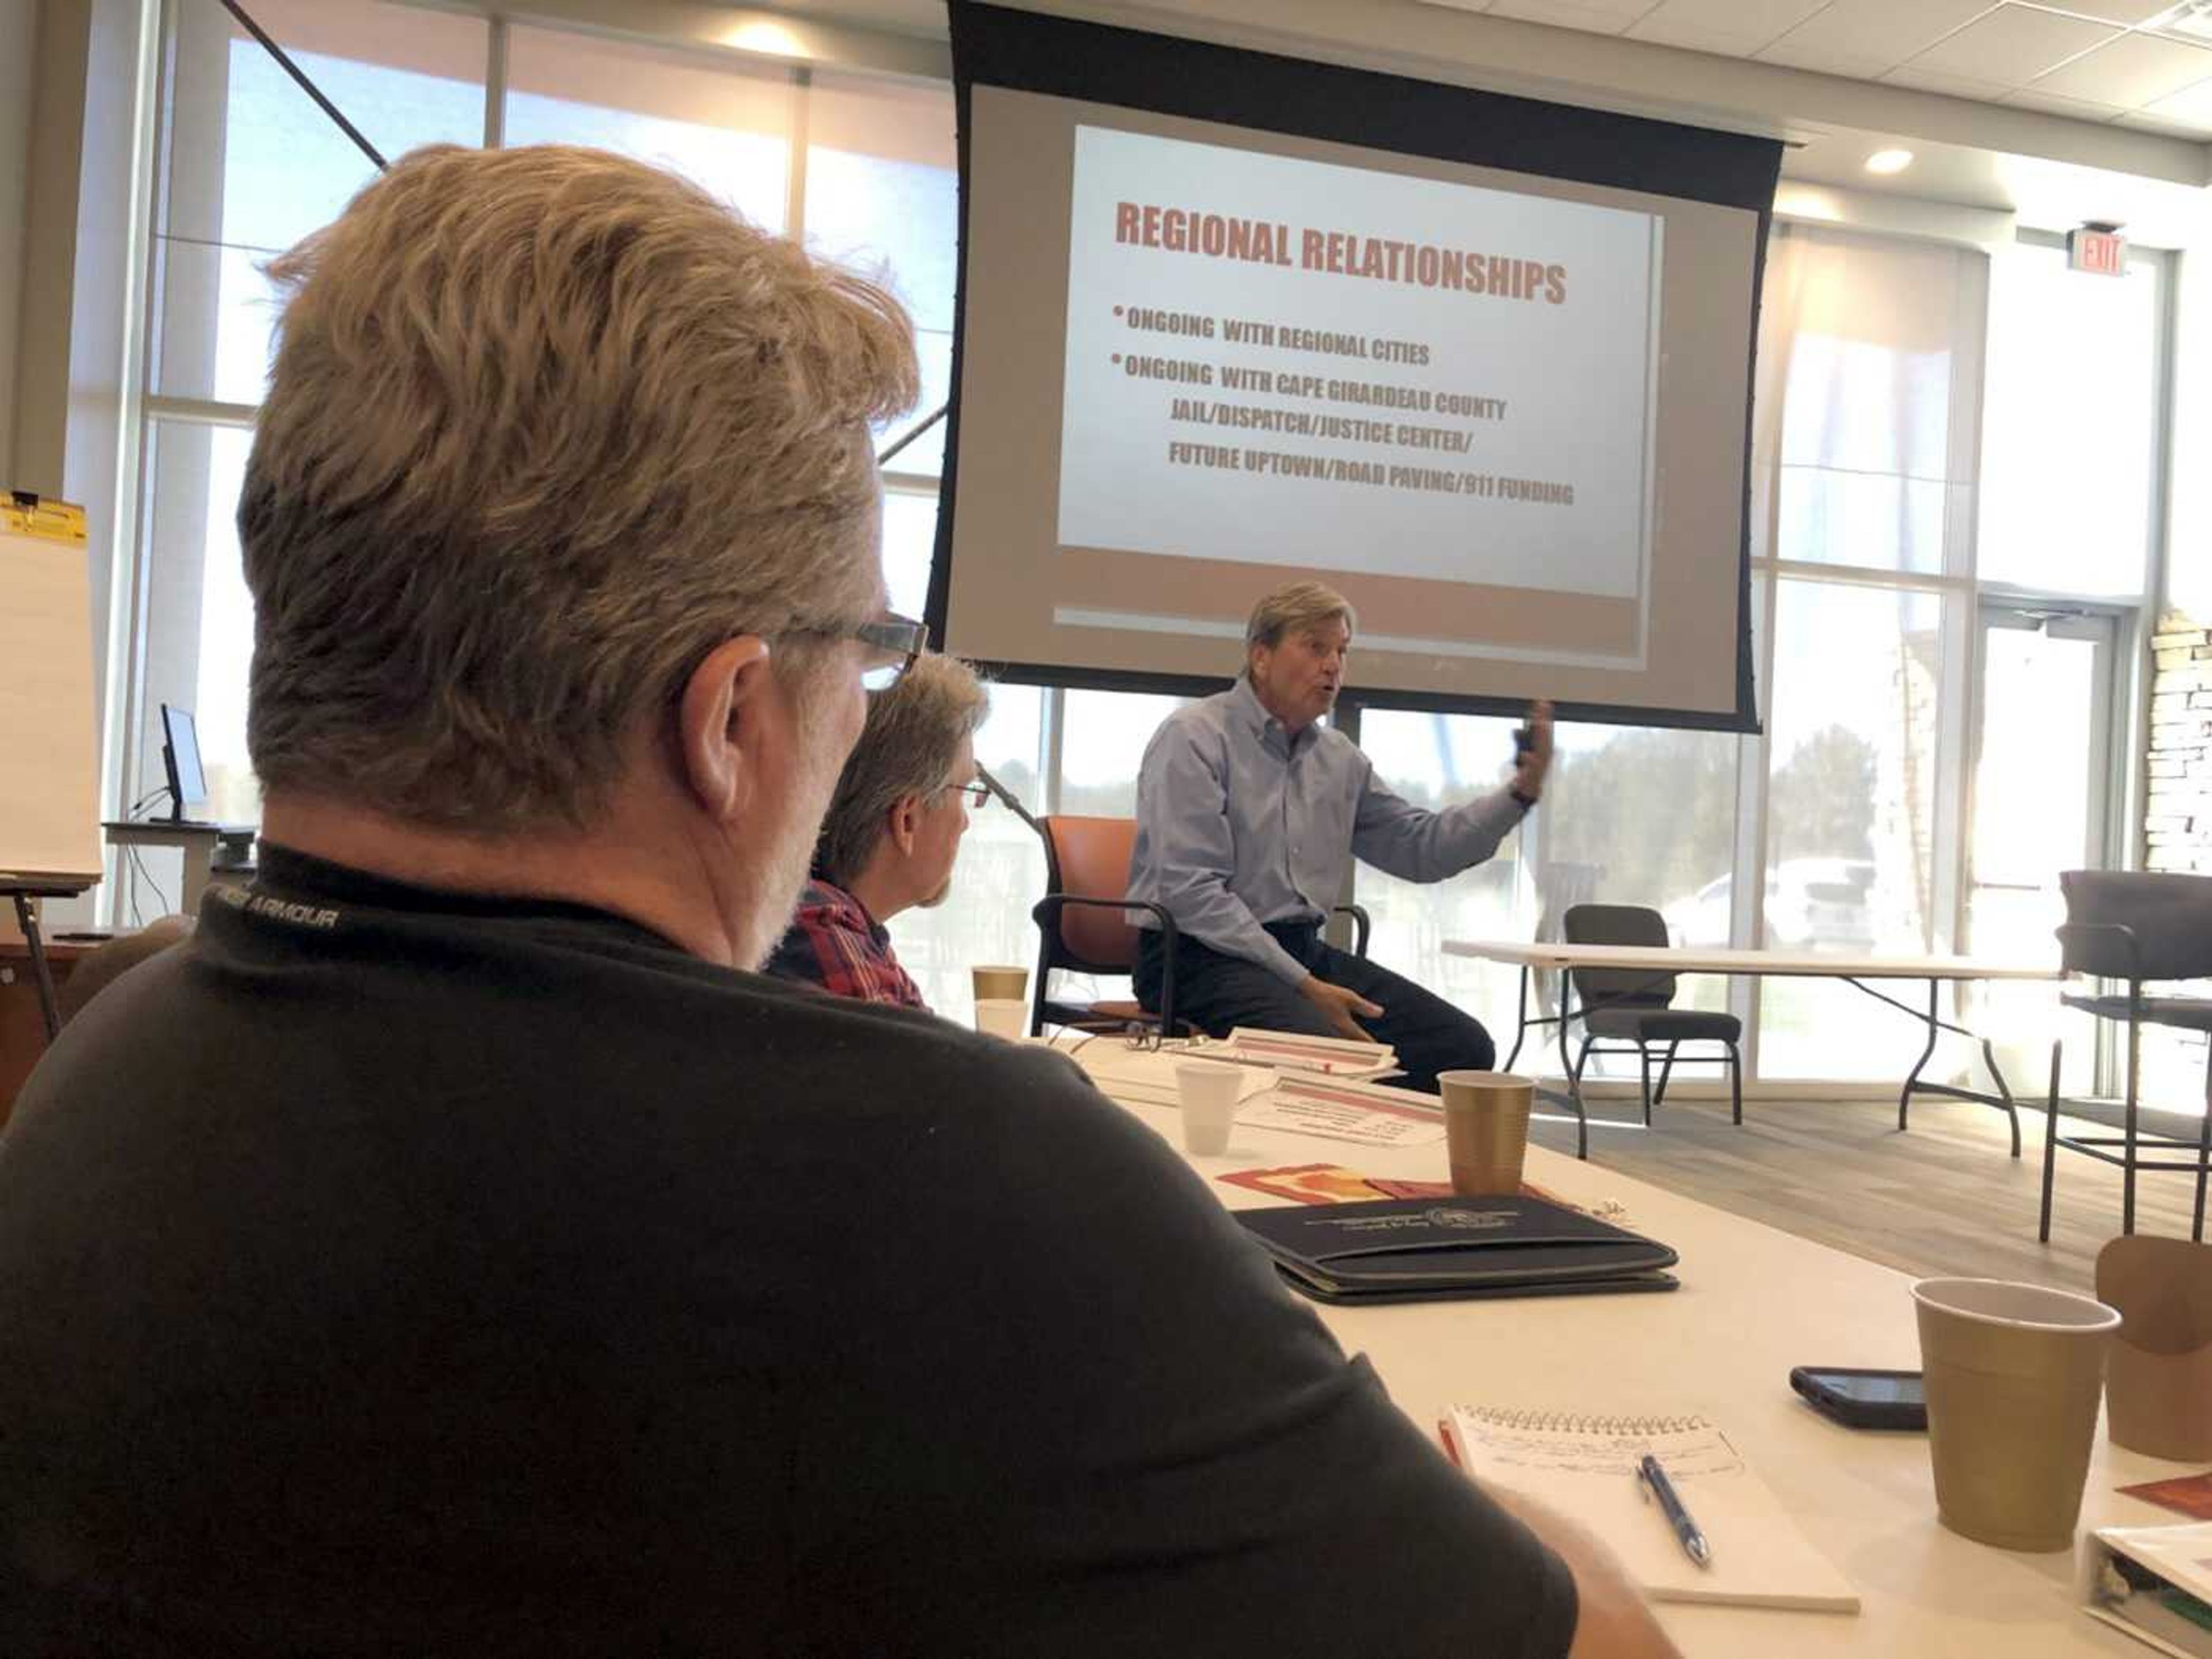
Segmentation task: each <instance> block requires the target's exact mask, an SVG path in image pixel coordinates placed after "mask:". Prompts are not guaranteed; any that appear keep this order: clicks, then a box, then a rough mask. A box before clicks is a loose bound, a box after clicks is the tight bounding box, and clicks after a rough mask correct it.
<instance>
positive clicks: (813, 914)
mask: <svg viewBox="0 0 2212 1659" xmlns="http://www.w3.org/2000/svg"><path fill="white" fill-rule="evenodd" d="M768 971H769V973H771V974H774V975H776V976H777V977H778V978H779V979H795V980H799V981H803V982H804V983H805V984H808V985H818V986H820V987H822V988H823V990H825V991H827V992H829V994H831V995H832V996H840V997H857V998H859V999H860V1000H861V1001H863V1002H895V1003H897V1004H899V1005H900V1006H902V1007H907V1008H927V1006H929V1005H928V1004H927V1003H926V1002H924V1001H923V1000H921V991H920V990H919V989H917V988H916V987H915V982H914V981H912V980H911V979H908V977H907V972H906V969H903V968H902V967H900V966H899V963H898V958H897V957H896V956H894V955H892V954H891V936H890V933H889V932H888V931H886V930H885V928H884V926H883V924H882V923H881V922H879V921H877V920H876V919H875V918H874V917H873V916H872V915H869V914H868V912H867V909H866V907H865V906H863V905H862V904H861V902H860V900H858V899H856V898H854V896H852V895H851V894H850V893H848V892H847V891H846V890H844V889H843V888H842V887H837V886H833V885H832V884H829V882H826V881H824V880H823V879H822V878H820V877H819V876H817V877H816V878H814V879H813V880H811V881H810V882H808V883H807V884H806V890H805V892H804V893H802V894H800V895H799V910H798V913H797V914H796V915H793V917H792V919H791V927H790V929H789V931H787V933H785V934H784V936H783V941H782V943H781V944H780V945H777V946H776V947H775V955H773V956H771V957H769V962H768Z"/></svg>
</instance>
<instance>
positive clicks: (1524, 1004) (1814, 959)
mask: <svg viewBox="0 0 2212 1659" xmlns="http://www.w3.org/2000/svg"><path fill="white" fill-rule="evenodd" d="M1443 948H1444V953H1445V954H1446V955H1447V956H1455V957H1480V958H1481V959H1483V960H1484V961H1486V962H1503V963H1513V964H1515V965H1517V966H1518V967H1519V968H1520V969H1521V1006H1520V1009H1519V1016H1520V1018H1519V1024H1517V1025H1516V1028H1515V1030H1514V1033H1513V1051H1512V1053H1511V1054H1509V1055H1507V1056H1506V1060H1505V1066H1504V1069H1506V1070H1508V1071H1510V1070H1511V1069H1512V1067H1513V1062H1514V1060H1516V1059H1518V1058H1519V1057H1520V1054H1521V1048H1522V1043H1523V1042H1525V1041H1526V1040H1527V1038H1528V1031H1529V1028H1530V1027H1532V1026H1540V1025H1555V1026H1557V1027H1558V1028H1559V1064H1560V1068H1561V1071H1562V1073H1563V1074H1564V1075H1565V1078H1566V1079H1567V1086H1566V1087H1565V1089H1564V1090H1555V1089H1549V1088H1547V1089H1545V1090H1544V1091H1542V1092H1543V1093H1544V1095H1545V1096H1546V1097H1547V1098H1550V1099H1554V1100H1558V1101H1559V1102H1560V1103H1563V1104H1565V1105H1567V1106H1570V1107H1572V1108H1573V1109H1574V1114H1575V1136H1576V1156H1577V1157H1578V1158H1588V1157H1589V1114H1588V1112H1587V1111H1585V1110H1584V1109H1583V1094H1582V1088H1581V1085H1580V1084H1579V1083H1578V1082H1577V1079H1576V1077H1575V1068H1574V1066H1572V1064H1571V1063H1570V1062H1569V1060H1568V1058H1567V1026H1568V1024H1570V1023H1571V1021H1572V1020H1573V1019H1574V1018H1575V1017H1576V1016H1575V1010H1574V1007H1573V985H1574V981H1573V975H1572V974H1571V971H1570V970H1571V969H1576V968H1609V969H1619V970H1622V971H1626V972H1632V973H1633V972H1638V971H1645V972H1649V973H1650V975H1651V976H1652V982H1653V984H1654V985H1657V984H1659V983H1661V982H1662V981H1665V980H1666V979H1667V978H1668V976H1670V975H1675V974H1729V975H1741V976H1744V977H1747V978H1765V979H1839V980H1841V981H1844V983H1845V984H1846V985H1850V986H1851V987H1854V988H1856V989H1857V990H1861V991H1863V992H1865V993H1866V994H1867V995H1869V996H1870V997H1872V998H1873V999H1874V1000H1875V1001H1877V1002H1884V1003H1887V1004H1888V1005H1889V1006H1891V1007H1893V1008H1895V1009H1897V1010H1899V1012H1902V1013H1905V1014H1906V1015H1909V1016H1910V1017H1911V1018H1914V1019H1917V1020H1919V1021H1921V1022H1923V1024H1926V1026H1927V1027H1928V1044H1927V1047H1925V1048H1923V1049H1922V1050H1921V1051H1920V1058H1919V1059H1918V1060H1915V1061H1914V1062H1913V1066H1912V1071H1911V1075H1909V1076H1908V1077H1907V1078H1906V1079H1905V1086H1904V1087H1903V1088H1902V1089H1901V1090H1899V1091H1898V1097H1897V1127H1899V1128H1900V1129H1902V1128H1904V1127H1905V1114H1906V1111H1907V1109H1908V1108H1909V1107H1910V1106H1911V1101H1912V1097H1913V1095H1914V1093H1915V1092H1916V1091H1917V1092H1918V1093H1921V1094H1926V1095H1942V1096H1945V1097H1948V1098H1950V1099H1953V1100H1972V1101H1978V1102H1980V1103H1982V1104H1984V1105H1985V1106H1994V1107H1996V1109H1998V1110H1999V1111H2001V1112H2002V1113H2004V1115H2006V1117H2007V1118H2008V1119H2009V1120H2010V1121H2011V1124H2012V1155H2013V1156H2014V1157H2015V1158H2018V1157H2019V1156H2020V1111H2019V1109H2018V1108H2017V1106H2016V1105H2015V1103H2014V1101H2013V1094H2012V1088H2011V1085H2008V1083H2007V1082H2006V1081H2005V1076H2004V1073H2003V1072H2002V1070H2001V1069H2000V1068H1999V1066H1998V1065H1997V1058H1996V1050H1995V1049H1993V1048H1991V1047H1990V1041H1989V1039H1988V1038H1986V1037H1984V1036H1978V1035H1977V1034H1976V1033H1974V1032H1972V1031H1970V1030H1967V1029H1966V1027H1965V1026H1963V1025H1957V1024H1953V1023H1952V1022H1950V1021H1949V1020H1947V1019H1945V1018H1942V1009H1941V996H1942V987H1943V985H1944V983H1945V982H1946V981H1950V982H1954V983H1955V982H1957V981H1961V980H2051V981H2056V980H2057V978H2058V969H2057V968H2056V967H2045V968H2023V967H2021V966H2019V965H2018V964H2017V963H1997V962H1988V961H1984V960H1983V959H1981V958H1978V957H1846V956H1828V955H1825V954H1821V953H1819V952H1814V951H1735V950H1726V949H1719V950H1705V949H1677V948H1675V947H1674V946H1671V945H1669V946H1661V945H1564V944H1553V943H1544V944H1537V943H1534V942H1531V941H1530V940H1528V939H1447V940H1445V941H1444V947H1443ZM1534 969H1549V970H1551V971H1553V972H1555V973H1557V974H1558V975H1559V1012H1558V1013H1556V1014H1546V1015H1540V1016H1538V1017H1536V1018H1530V1016H1529V1013H1528V975H1529V974H1530V972H1531V971H1532V970H1534ZM1872 980H1895V981H1915V980H1925V981H1927V983H1928V1007H1927V1011H1926V1012H1924V1013H1923V1012H1922V1011H1921V1010H1919V1009H1917V1008H1915V1007H1913V1006H1911V1005H1909V1004H1907V1003H1905V1002H1902V1001H1900V1000H1898V999H1897V998H1896V997H1893V996H1891V995H1890V994H1888V993H1887V992H1885V991H1880V990H1877V989H1875V987H1874V986H1873V985H1871V984H1869V983H1868V981H1872ZM1629 994H1633V993H1632V992H1631V993H1629ZM1594 1006H1603V1005H1602V1004H1597V1005H1594ZM1585 1012H1587V1011H1585ZM1945 1031H1951V1032H1954V1033H1955V1034H1957V1035H1958V1036H1963V1037H1966V1039H1967V1040H1969V1041H1970V1042H1978V1043H1980V1044H1981V1045H1982V1058H1983V1060H1984V1062H1986V1063H1987V1065H1988V1066H1989V1068H1990V1078H1991V1079H1992V1080H1993V1081H1994V1082H1995V1083H1996V1085H1997V1092H1996V1094H1994V1095H1992V1094H1985V1093H1984V1092H1982V1091H1979V1090H1976V1089H1966V1088H1961V1087H1960V1086H1959V1085H1955V1084H1949V1083H1923V1082H1922V1081H1921V1079H1920V1073H1922V1072H1923V1071H1924V1070H1925V1069H1926V1068H1927V1065H1928V1061H1929V1059H1930V1058H1931V1057H1932V1056H1933V1055H1934V1054H1935V1053H1936V1038H1937V1036H1940V1035H1941V1034H1942V1033H1943V1032H1945Z"/></svg>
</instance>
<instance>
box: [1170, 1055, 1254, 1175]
mask: <svg viewBox="0 0 2212 1659" xmlns="http://www.w3.org/2000/svg"><path fill="white" fill-rule="evenodd" d="M1243 1083H1244V1073H1243V1072H1241V1071H1239V1070H1238V1069H1237V1067H1236V1066H1217V1065H1215V1064H1214V1063H1213V1062H1212V1061H1211V1060H1178V1061H1176V1098H1177V1099H1178V1100H1179V1101H1180V1102H1181V1103H1182V1144H1183V1149H1184V1150H1185V1151H1186V1152H1189V1153H1190V1154H1191V1155H1192V1156H1194V1157H1195V1158H1219V1157H1220V1156H1221V1155H1222V1154H1223V1153H1224V1152H1227V1151H1228V1150H1229V1127H1230V1125H1231V1124H1232V1123H1234V1122H1236V1121H1237V1091H1238V1090H1239V1089H1241V1088H1242V1087H1243Z"/></svg>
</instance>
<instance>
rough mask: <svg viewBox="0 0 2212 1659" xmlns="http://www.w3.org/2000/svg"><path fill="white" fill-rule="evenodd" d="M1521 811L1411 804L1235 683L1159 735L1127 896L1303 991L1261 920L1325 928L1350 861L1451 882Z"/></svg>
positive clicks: (1345, 753)
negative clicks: (1293, 731)
mask: <svg viewBox="0 0 2212 1659" xmlns="http://www.w3.org/2000/svg"><path fill="white" fill-rule="evenodd" d="M1525 811H1527V809H1526V808H1525V807H1523V806H1522V805H1521V803H1520V802H1519V801H1517V800H1516V799H1514V798H1513V796H1512V795H1511V793H1509V792H1508V791H1506V790H1503V789H1500V790H1498V791H1496V792H1494V793H1491V794H1487V795H1483V796H1480V797H1478V798H1477V799H1474V800H1471V801H1468V802H1465V803H1463V804H1462V805H1458V806H1454V807H1449V808H1447V809H1446V810H1445V811H1441V812H1431V811H1427V810H1425V809H1424V808H1422V807H1419V806H1415V805H1413V803H1412V802H1410V801H1408V800H1406V799H1403V798H1402V797H1401V796H1399V795H1396V794H1394V793H1391V791H1390V790H1389V788H1387V787H1384V786H1383V784H1382V783H1380V782H1378V781H1376V776H1375V769H1374V767H1373V765H1372V764H1370V762H1369V761H1368V758H1367V757H1366V756H1365V755H1364V754H1362V753H1360V751H1359V747H1358V744H1355V743H1353V742H1352V739H1351V738H1347V737H1346V736H1345V735H1344V733H1343V732H1339V731H1337V730H1335V729H1334V728H1333V727H1329V726H1308V727H1306V729H1305V730H1304V731H1303V732H1299V733H1298V734H1297V737H1295V738H1293V737H1291V735H1290V733H1289V732H1286V731H1285V729H1284V727H1283V723H1282V722H1281V721H1280V720H1277V719H1276V718H1275V717H1274V716H1273V715H1272V714H1269V713H1268V712H1267V708H1266V707H1265V706H1264V705H1263V704H1262V703H1261V702H1260V699H1259V697H1258V696H1257V695H1256V694H1255V692H1254V691H1253V690H1252V686H1251V683H1250V682H1249V680H1246V679H1243V678H1239V679H1238V680H1237V684H1235V685H1234V686H1232V687H1231V688H1230V689H1229V690H1226V691H1223V692H1219V693H1218V694H1216V695H1215V696H1211V697H1207V698H1206V699H1204V700H1203V701H1202V702H1195V703H1192V704H1190V705H1189V706H1188V707H1187V708H1179V709H1177V710H1176V712H1175V713H1174V714H1170V715H1169V716H1168V718H1167V719H1166V720H1164V721H1163V722H1162V723H1161V725H1160V729H1159V730H1158V732H1154V733H1153V734H1152V743H1151V744H1150V746H1148V747H1147V748H1146V750H1145V761H1144V765H1143V767H1142V769H1140V770H1139V773H1138V775H1137V844H1136V848H1135V850H1134V851H1133V853H1132V854H1131V855H1130V859H1129V896H1130V897H1131V898H1133V899H1146V900H1149V901H1151V902H1152V903H1155V904H1158V905H1159V906H1161V907H1162V908H1164V909H1165V910H1166V911H1167V913H1168V914H1169V915H1171V916H1173V917H1174V918H1175V921H1176V927H1178V928H1179V929H1181V930H1182V932H1183V933H1188V934H1189V935H1190V936H1191V937H1192V938H1193V939H1197V940H1199V941H1200V943H1201V944H1204V945H1210V946H1212V948H1213V949H1214V950H1216V951H1221V952H1223V953H1224V954H1225V955H1228V956H1232V957H1243V958H1244V959H1245V960H1246V961H1248V962H1256V963H1260V964H1261V965H1262V966H1263V967H1266V968H1268V969H1273V971H1274V972H1275V973H1277V974H1279V975H1281V976H1282V977H1283V978H1284V979H1285V980H1287V981H1291V983H1292V984H1296V983H1297V981H1300V980H1303V979H1304V978H1305V976H1306V968H1305V964H1304V963H1301V962H1300V961H1298V959H1297V957H1293V956H1292V955H1291V953H1290V952H1289V951H1285V949H1283V947H1282V946H1281V945H1278V944H1277V943H1276V942H1275V941H1274V940H1273V939H1271V938H1270V937H1268V935H1267V933H1266V932H1264V931H1263V927H1262V924H1264V923H1267V922H1275V921H1304V922H1318V921H1326V920H1327V919H1328V912H1329V908H1330V907H1331V906H1333V905H1334V904H1335V902H1337V896H1338V895H1339V894H1340V892H1342V891H1343V890H1344V878H1345V876H1346V872H1348V870H1349V869H1350V867H1351V864H1352V860H1353V859H1354V858H1359V859H1364V860H1366V861H1367V862H1368V863H1370V864H1371V865H1373V866H1376V868H1377V869H1380V870H1384V871H1388V872H1389V873H1390V874H1391V875H1394V876H1398V877H1401V878H1404V879H1406V880H1407V881H1442V880H1443V879H1444V878H1446V877H1447V876H1455V875H1457V874H1458V873H1459V872H1461V871H1462V870H1465V869H1467V868H1468V866H1472V865H1477V864H1480V863H1481V862H1482V861H1483V860H1485V859H1486V858H1488V857H1489V856H1490V855H1491V854H1493V853H1495V852H1496V851H1497V850H1498V843H1499V842H1502V841H1504V839H1505V837H1506V836H1508V835H1510V834H1511V833H1512V831H1513V829H1514V828H1515V826H1516V825H1517V824H1518V823H1520V822H1521V819H1522V814H1523V813H1524V812H1525ZM1134 920H1135V921H1136V922H1137V925H1138V926H1139V927H1151V926H1152V925H1153V923H1152V918H1151V917H1149V916H1139V917H1136V918H1134Z"/></svg>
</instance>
